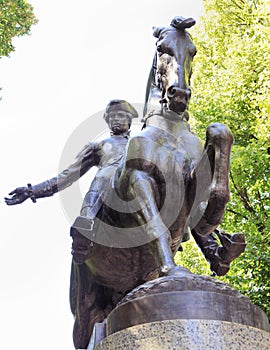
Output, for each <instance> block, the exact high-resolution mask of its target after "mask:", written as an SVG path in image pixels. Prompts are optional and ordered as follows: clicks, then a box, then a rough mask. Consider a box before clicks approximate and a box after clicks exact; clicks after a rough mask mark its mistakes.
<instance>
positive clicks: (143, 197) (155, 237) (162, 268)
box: [120, 169, 185, 275]
mask: <svg viewBox="0 0 270 350" xmlns="http://www.w3.org/2000/svg"><path fill="white" fill-rule="evenodd" d="M127 180H128V182H127ZM120 188H121V187H120ZM121 192H122V195H121V196H122V198H123V199H125V200H126V201H129V203H130V204H129V208H130V210H131V211H132V216H133V219H134V220H135V222H136V224H137V225H138V226H140V227H141V229H142V230H143V231H144V233H145V242H144V243H146V244H148V245H149V249H150V253H151V254H152V255H153V256H154V258H155V260H156V262H157V265H158V268H159V273H160V275H169V274H175V270H177V268H178V267H176V264H175V262H174V259H173V255H172V250H171V235H170V232H169V229H168V227H166V225H165V224H164V222H163V220H162V218H161V215H160V212H159V210H158V206H157V202H158V201H159V193H158V189H157V184H156V182H155V180H154V179H152V178H151V177H150V176H149V175H148V174H147V173H145V172H143V171H139V170H135V169H129V170H127V171H126V172H125V181H124V183H123V184H122V191H121ZM183 270H185V269H183Z"/></svg>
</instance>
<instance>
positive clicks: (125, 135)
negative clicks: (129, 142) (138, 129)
mask: <svg viewBox="0 0 270 350" xmlns="http://www.w3.org/2000/svg"><path fill="white" fill-rule="evenodd" d="M110 135H111V136H122V137H124V138H126V139H128V138H129V136H130V130H127V131H125V132H122V133H121V134H115V133H114V132H113V131H111V132H110Z"/></svg>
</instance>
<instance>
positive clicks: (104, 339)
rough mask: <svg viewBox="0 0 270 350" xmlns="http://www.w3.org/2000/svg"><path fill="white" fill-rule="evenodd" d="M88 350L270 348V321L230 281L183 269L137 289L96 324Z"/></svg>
mask: <svg viewBox="0 0 270 350" xmlns="http://www.w3.org/2000/svg"><path fill="white" fill-rule="evenodd" d="M88 349H95V350H99V349H103V350H104V349H106V350H112V349H114V350H116V349H117V350H121V349H123V350H124V349H125V350H127V349H130V350H136V349H147V350H151V349H153V350H158V349H162V350H167V349H168V350H169V349H177V350H178V349H180V350H181V349H183V350H184V349H185V350H190V349H192V350H193V349H194V350H200V349H201V350H205V349H219V350H223V349H224V350H225V349H226V350H227V349H232V350H234V349H237V350H240V349H243V350H244V349H245V350H255V349H256V350H257V349H258V350H269V349H270V333H269V322H268V319H267V317H266V315H265V314H264V312H263V311H262V310H261V309H259V308H258V307H257V306H255V305H253V304H251V303H250V301H249V299H247V298H246V297H244V296H243V295H241V294H240V293H239V292H237V291H236V290H234V289H232V288H231V287H230V286H229V285H227V284H225V283H222V282H220V281H218V280H215V279H214V278H211V277H207V276H198V275H193V274H188V273H183V275H182V276H178V277H174V276H168V277H162V278H158V279H156V280H154V281H151V282H147V283H145V284H143V285H142V286H140V287H138V288H136V289H134V290H133V291H132V292H131V293H129V294H128V295H127V296H126V297H125V298H124V299H123V300H122V301H121V302H120V303H119V304H118V305H117V307H116V308H115V309H114V310H113V311H112V312H111V313H110V314H109V316H108V318H107V321H106V322H104V323H103V324H96V327H95V330H94V332H93V337H92V339H91V342H90V345H89V347H88Z"/></svg>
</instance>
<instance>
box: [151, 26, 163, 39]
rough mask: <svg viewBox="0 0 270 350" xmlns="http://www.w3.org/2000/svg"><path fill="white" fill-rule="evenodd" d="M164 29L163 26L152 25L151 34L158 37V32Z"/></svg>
mask: <svg viewBox="0 0 270 350" xmlns="http://www.w3.org/2000/svg"><path fill="white" fill-rule="evenodd" d="M163 29H165V27H153V35H154V37H155V38H159V36H160V33H161V32H162V31H163Z"/></svg>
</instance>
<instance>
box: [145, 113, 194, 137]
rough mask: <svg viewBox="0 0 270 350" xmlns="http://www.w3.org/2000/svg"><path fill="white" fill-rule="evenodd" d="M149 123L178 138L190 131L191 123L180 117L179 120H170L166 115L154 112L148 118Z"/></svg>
mask: <svg viewBox="0 0 270 350" xmlns="http://www.w3.org/2000/svg"><path fill="white" fill-rule="evenodd" d="M147 125H150V126H155V127H157V128H159V129H161V130H163V131H165V132H167V133H169V134H170V135H172V136H174V137H176V138H178V137H180V136H181V135H182V134H184V133H187V132H189V131H190V127H189V124H188V123H187V122H186V121H184V120H182V119H180V117H179V119H178V120H170V119H168V118H167V117H166V116H162V115H160V113H154V114H153V115H152V116H151V117H150V118H149V119H148V121H147Z"/></svg>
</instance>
